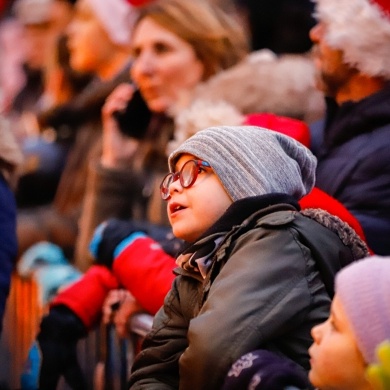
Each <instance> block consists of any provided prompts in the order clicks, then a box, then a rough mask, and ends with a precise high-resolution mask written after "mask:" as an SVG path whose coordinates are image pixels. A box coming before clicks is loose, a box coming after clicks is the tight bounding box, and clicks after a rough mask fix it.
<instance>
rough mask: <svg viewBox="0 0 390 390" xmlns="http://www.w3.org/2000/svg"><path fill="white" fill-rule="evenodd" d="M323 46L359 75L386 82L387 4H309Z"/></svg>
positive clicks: (376, 0) (389, 51)
mask: <svg viewBox="0 0 390 390" xmlns="http://www.w3.org/2000/svg"><path fill="white" fill-rule="evenodd" d="M313 1H314V2H315V3H316V4H317V6H316V16H317V17H318V19H319V20H320V21H322V22H324V23H326V26H327V32H326V39H327V43H328V44H329V45H330V46H331V47H334V48H336V49H340V50H342V51H343V52H344V59H345V61H346V62H347V63H348V64H351V65H352V66H355V67H356V68H357V69H359V70H360V71H361V72H362V73H364V74H366V75H369V76H382V77H384V78H386V79H387V80H390V44H389V42H390V0H313Z"/></svg>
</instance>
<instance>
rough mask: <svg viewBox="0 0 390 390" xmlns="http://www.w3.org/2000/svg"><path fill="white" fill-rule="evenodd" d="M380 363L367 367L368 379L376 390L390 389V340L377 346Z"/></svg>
mask: <svg viewBox="0 0 390 390" xmlns="http://www.w3.org/2000/svg"><path fill="white" fill-rule="evenodd" d="M376 353H377V356H378V360H379V363H378V364H371V365H369V366H368V368H367V379H368V380H369V382H370V383H371V385H372V386H373V388H374V389H375V390H390V341H385V342H383V343H382V344H380V345H379V346H378V348H377V352H376Z"/></svg>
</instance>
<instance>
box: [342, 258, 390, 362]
mask: <svg viewBox="0 0 390 390" xmlns="http://www.w3.org/2000/svg"><path fill="white" fill-rule="evenodd" d="M335 283H336V286H335V290H336V294H337V296H338V297H339V299H340V301H341V302H342V305H343V307H344V309H345V312H346V315H347V317H348V320H349V321H350V323H351V326H352V329H353V332H354V334H355V337H356V341H357V345H358V347H359V349H360V351H361V352H362V354H363V357H364V359H365V361H366V363H370V364H371V363H374V362H376V355H375V349H376V347H377V346H378V345H379V344H380V343H381V342H382V341H384V340H387V339H390V257H380V256H372V257H368V258H366V259H363V260H360V261H358V262H356V263H352V264H350V265H349V266H347V267H345V268H343V269H342V270H341V271H340V272H339V273H338V274H337V275H336V282H335Z"/></svg>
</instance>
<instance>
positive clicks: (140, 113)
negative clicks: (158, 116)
mask: <svg viewBox="0 0 390 390" xmlns="http://www.w3.org/2000/svg"><path fill="white" fill-rule="evenodd" d="M113 117H114V118H115V119H116V121H117V123H118V127H119V129H120V131H121V132H122V133H123V134H125V135H128V136H129V137H133V138H137V139H142V138H143V137H144V136H145V133H146V130H147V128H148V125H149V122H150V119H151V117H152V112H151V111H150V110H149V108H148V106H147V104H146V102H145V100H144V99H143V97H142V95H141V92H140V91H139V89H137V90H135V92H134V93H133V96H132V98H131V99H130V100H129V102H128V104H127V106H126V107H125V109H124V110H120V111H115V112H114V113H113Z"/></svg>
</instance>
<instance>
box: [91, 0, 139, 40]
mask: <svg viewBox="0 0 390 390" xmlns="http://www.w3.org/2000/svg"><path fill="white" fill-rule="evenodd" d="M88 3H89V4H90V5H91V7H92V9H93V11H94V13H95V15H96V16H97V18H98V19H99V20H100V22H101V23H102V25H103V26H104V28H105V30H106V31H107V33H108V35H109V36H110V38H111V40H112V41H113V42H114V43H116V44H118V45H124V46H126V45H129V44H130V38H131V32H132V29H133V25H134V22H135V19H136V18H137V16H138V11H137V10H136V9H135V8H134V7H133V6H132V5H131V4H130V3H129V2H127V1H126V0H109V1H108V0H88Z"/></svg>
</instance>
